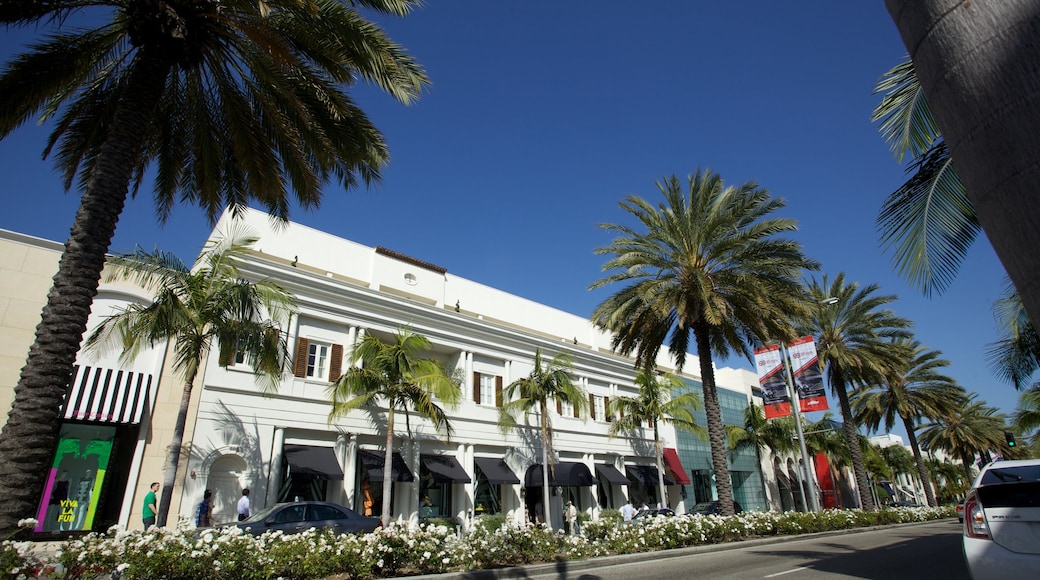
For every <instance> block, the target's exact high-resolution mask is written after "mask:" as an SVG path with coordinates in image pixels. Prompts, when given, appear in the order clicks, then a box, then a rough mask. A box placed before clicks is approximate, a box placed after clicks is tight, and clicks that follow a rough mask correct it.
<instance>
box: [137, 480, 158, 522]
mask: <svg viewBox="0 0 1040 580" xmlns="http://www.w3.org/2000/svg"><path fill="white" fill-rule="evenodd" d="M157 493H159V482H158V481H153V482H152V485H150V486H148V493H146V494H144V506H143V507H142V508H141V522H142V523H144V529H146V530H147V529H148V528H150V527H152V526H154V525H155V514H157V513H159V509H158V506H159V502H158V500H156V499H155V494H157Z"/></svg>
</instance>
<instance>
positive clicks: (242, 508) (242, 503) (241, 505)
mask: <svg viewBox="0 0 1040 580" xmlns="http://www.w3.org/2000/svg"><path fill="white" fill-rule="evenodd" d="M246 519H249V488H248V487H247V488H245V489H243V490H242V497H241V498H239V500H238V521H242V520H246Z"/></svg>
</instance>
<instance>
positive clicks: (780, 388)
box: [755, 345, 791, 419]
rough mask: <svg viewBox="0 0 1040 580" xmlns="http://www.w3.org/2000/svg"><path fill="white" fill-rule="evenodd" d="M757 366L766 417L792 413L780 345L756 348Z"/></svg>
mask: <svg viewBox="0 0 1040 580" xmlns="http://www.w3.org/2000/svg"><path fill="white" fill-rule="evenodd" d="M755 368H756V369H758V384H759V385H760V386H761V387H762V406H763V407H764V409H765V412H766V419H774V418H776V417H785V416H787V415H790V414H791V398H790V397H789V396H788V395H787V382H786V381H785V380H784V361H783V358H782V357H781V356H780V347H779V346H776V345H773V346H765V347H762V348H756V349H755Z"/></svg>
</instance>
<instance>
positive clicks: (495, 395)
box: [473, 373, 502, 407]
mask: <svg viewBox="0 0 1040 580" xmlns="http://www.w3.org/2000/svg"><path fill="white" fill-rule="evenodd" d="M473 402H474V403H476V404H478V405H488V406H495V407H501V406H502V377H500V376H497V375H486V374H484V373H473Z"/></svg>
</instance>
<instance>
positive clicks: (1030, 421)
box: [1012, 387, 1040, 445]
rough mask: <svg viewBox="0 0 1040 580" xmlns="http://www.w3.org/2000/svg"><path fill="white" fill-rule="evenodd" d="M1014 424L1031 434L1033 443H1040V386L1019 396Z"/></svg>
mask: <svg viewBox="0 0 1040 580" xmlns="http://www.w3.org/2000/svg"><path fill="white" fill-rule="evenodd" d="M1012 425H1013V426H1014V428H1015V430H1016V431H1018V432H1019V433H1022V434H1023V435H1024V436H1031V437H1032V439H1033V441H1032V445H1036V444H1037V443H1040V387H1034V388H1032V389H1029V390H1028V391H1026V392H1024V393H1022V396H1021V397H1019V400H1018V409H1017V410H1015V416H1014V418H1013V420H1012Z"/></svg>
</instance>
